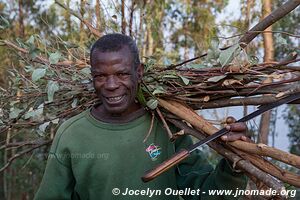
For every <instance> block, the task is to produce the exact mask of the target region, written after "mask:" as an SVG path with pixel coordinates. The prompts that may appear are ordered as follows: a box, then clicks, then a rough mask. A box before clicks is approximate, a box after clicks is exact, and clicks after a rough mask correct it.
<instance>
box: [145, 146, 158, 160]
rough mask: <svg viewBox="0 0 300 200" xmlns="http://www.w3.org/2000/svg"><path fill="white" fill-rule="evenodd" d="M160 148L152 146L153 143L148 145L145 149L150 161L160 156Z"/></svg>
mask: <svg viewBox="0 0 300 200" xmlns="http://www.w3.org/2000/svg"><path fill="white" fill-rule="evenodd" d="M160 149H161V148H160V147H159V146H156V145H154V144H153V143H152V144H150V145H149V147H148V148H147V149H146V152H148V154H149V156H150V158H151V160H152V161H155V160H156V159H157V157H158V156H159V155H160V154H161V150H160Z"/></svg>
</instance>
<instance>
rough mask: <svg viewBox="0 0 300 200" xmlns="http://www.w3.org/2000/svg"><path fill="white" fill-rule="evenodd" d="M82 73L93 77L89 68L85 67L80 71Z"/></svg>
mask: <svg viewBox="0 0 300 200" xmlns="http://www.w3.org/2000/svg"><path fill="white" fill-rule="evenodd" d="M80 73H82V74H83V75H85V76H90V75H91V69H90V68H89V67H85V68H83V69H81V70H80Z"/></svg>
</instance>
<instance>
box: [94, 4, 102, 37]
mask: <svg viewBox="0 0 300 200" xmlns="http://www.w3.org/2000/svg"><path fill="white" fill-rule="evenodd" d="M95 9H96V11H95V12H96V19H97V23H96V28H97V29H98V31H99V32H102V30H101V13H100V12H101V6H100V0H96V8H95Z"/></svg>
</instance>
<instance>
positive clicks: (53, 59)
mask: <svg viewBox="0 0 300 200" xmlns="http://www.w3.org/2000/svg"><path fill="white" fill-rule="evenodd" d="M60 58H61V53H60V52H59V51H56V52H55V53H50V56H49V62H50V64H56V63H58V61H59V59H60Z"/></svg>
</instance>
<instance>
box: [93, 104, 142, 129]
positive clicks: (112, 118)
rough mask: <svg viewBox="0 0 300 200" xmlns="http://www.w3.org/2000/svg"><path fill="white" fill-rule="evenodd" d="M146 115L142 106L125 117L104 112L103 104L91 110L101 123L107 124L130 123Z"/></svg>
mask: <svg viewBox="0 0 300 200" xmlns="http://www.w3.org/2000/svg"><path fill="white" fill-rule="evenodd" d="M145 113H146V111H145V109H144V108H143V107H142V106H140V105H137V108H136V109H135V111H133V112H130V113H128V114H123V115H120V114H116V115H113V114H107V113H105V112H104V111H103V106H102V105H101V104H100V105H96V106H93V107H92V109H91V114H92V115H93V116H94V117H95V118H96V119H98V120H99V121H102V122H106V123H115V124H117V123H127V122H130V121H132V120H135V119H137V118H139V117H141V116H142V115H144V114H145Z"/></svg>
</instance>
